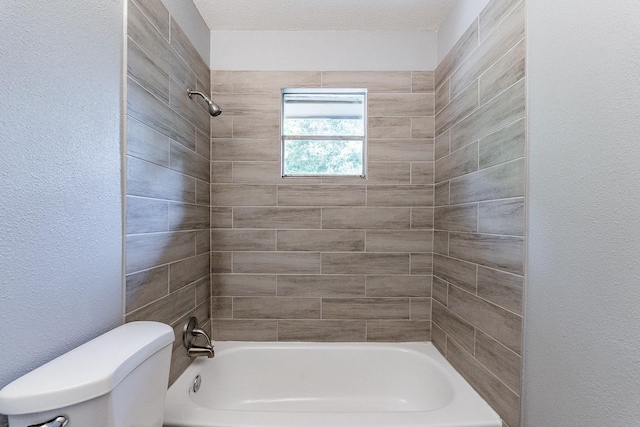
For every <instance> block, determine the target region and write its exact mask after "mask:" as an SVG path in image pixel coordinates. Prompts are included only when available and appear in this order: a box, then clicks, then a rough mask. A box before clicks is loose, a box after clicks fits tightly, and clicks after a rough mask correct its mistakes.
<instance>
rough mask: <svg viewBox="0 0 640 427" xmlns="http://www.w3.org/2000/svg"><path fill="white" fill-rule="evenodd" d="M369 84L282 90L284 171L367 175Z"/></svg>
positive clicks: (305, 173)
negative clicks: (363, 86) (337, 87)
mask: <svg viewBox="0 0 640 427" xmlns="http://www.w3.org/2000/svg"><path fill="white" fill-rule="evenodd" d="M366 111H367V90H366V89H283V90H282V124H281V130H282V176H360V177H364V176H365V175H366V161H365V159H366V129H367V118H366Z"/></svg>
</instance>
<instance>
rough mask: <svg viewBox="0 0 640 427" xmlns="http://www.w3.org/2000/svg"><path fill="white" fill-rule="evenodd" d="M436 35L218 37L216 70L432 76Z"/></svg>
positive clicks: (218, 34) (272, 33)
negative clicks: (399, 73) (352, 72)
mask: <svg viewBox="0 0 640 427" xmlns="http://www.w3.org/2000/svg"><path fill="white" fill-rule="evenodd" d="M436 49H437V48H436V33H435V32H416V33H411V32H384V31H212V32H211V69H213V70H265V71H317V70H322V71H431V70H435V67H436Z"/></svg>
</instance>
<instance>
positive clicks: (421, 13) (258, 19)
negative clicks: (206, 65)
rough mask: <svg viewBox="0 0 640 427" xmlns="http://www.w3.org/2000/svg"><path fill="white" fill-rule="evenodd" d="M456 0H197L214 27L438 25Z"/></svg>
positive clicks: (275, 28) (428, 28) (401, 27)
mask: <svg viewBox="0 0 640 427" xmlns="http://www.w3.org/2000/svg"><path fill="white" fill-rule="evenodd" d="M454 2H455V0H194V3H195V4H196V6H197V7H198V9H199V10H200V13H201V14H202V17H203V18H204V20H205V22H206V23H207V25H208V26H209V28H210V29H211V30H213V31H216V30H236V31H302V30H304V31H332V30H347V31H348V30H351V31H358V30H359V31H434V30H437V29H438V28H439V27H440V24H442V21H443V20H444V18H445V17H446V15H447V12H448V11H449V8H450V7H451V5H452V4H453V3H454Z"/></svg>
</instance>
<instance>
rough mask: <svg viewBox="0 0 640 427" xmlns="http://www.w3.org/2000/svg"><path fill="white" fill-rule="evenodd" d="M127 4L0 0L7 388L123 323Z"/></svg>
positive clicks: (2, 321)
mask: <svg viewBox="0 0 640 427" xmlns="http://www.w3.org/2000/svg"><path fill="white" fill-rule="evenodd" d="M123 8H124V5H123V2H122V1H119V0H96V1H92V2H68V1H63V0H50V1H44V2H24V1H22V0H3V1H2V2H1V3H0V40H1V41H2V42H0V64H2V65H1V66H0V144H1V146H2V151H1V155H0V200H1V202H0V236H1V237H0V361H1V362H0V387H2V386H4V385H6V384H7V383H8V382H10V381H12V380H14V379H15V378H17V377H19V376H20V375H22V374H24V373H26V372H27V371H29V370H31V369H33V368H35V367H37V366H39V365H41V364H43V363H45V362H47V361H49V360H51V359H52V358H54V357H56V356H58V355H60V354H62V353H64V352H66V351H68V350H70V349H71V348H73V347H75V346H77V345H79V344H81V343H83V342H85V341H87V340H89V339H90V338H93V337H95V336H97V335H99V334H100V333H102V332H104V331H106V330H108V329H110V328H112V327H114V326H116V325H118V324H120V323H121V322H122V206H121V204H122V195H121V194H122V193H121V178H120V174H121V171H120V168H121V157H120V149H121V146H120V125H121V106H120V104H121V95H120V88H121V75H122V46H123V31H124V30H123V10H124V9H123ZM0 418H1V417H0ZM2 424H3V421H2V419H0V425H2Z"/></svg>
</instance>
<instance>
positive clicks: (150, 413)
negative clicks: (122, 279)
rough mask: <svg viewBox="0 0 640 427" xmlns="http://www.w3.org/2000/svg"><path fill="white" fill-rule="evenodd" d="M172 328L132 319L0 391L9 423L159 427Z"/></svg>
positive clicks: (22, 426)
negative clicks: (132, 320) (130, 321)
mask: <svg viewBox="0 0 640 427" xmlns="http://www.w3.org/2000/svg"><path fill="white" fill-rule="evenodd" d="M173 340H174V334H173V329H172V328H171V327H170V326H168V325H165V324H163V323H158V322H132V323H127V324H125V325H122V326H120V327H118V328H116V329H113V330H111V331H109V332H107V333H106V334H104V335H101V336H99V337H97V338H95V339H93V340H91V341H89V342H88V343H86V344H84V345H82V346H80V347H78V348H76V349H74V350H71V351H70V352H68V353H66V354H63V355H62V356H60V357H58V358H57V359H54V360H52V361H51V362H49V363H47V364H46V365H43V366H41V367H39V368H38V369H35V370H33V371H31V372H29V373H28V374H26V375H24V376H22V377H20V378H18V379H17V380H15V381H14V382H12V383H11V384H9V385H7V386H6V387H5V388H3V389H2V390H0V413H1V414H5V415H8V416H9V427H29V426H37V427H40V426H46V427H62V426H66V427H88V426H91V427H161V426H162V417H163V411H164V402H165V394H166V391H167V385H168V382H169V367H170V365H171V349H172V343H173Z"/></svg>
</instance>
